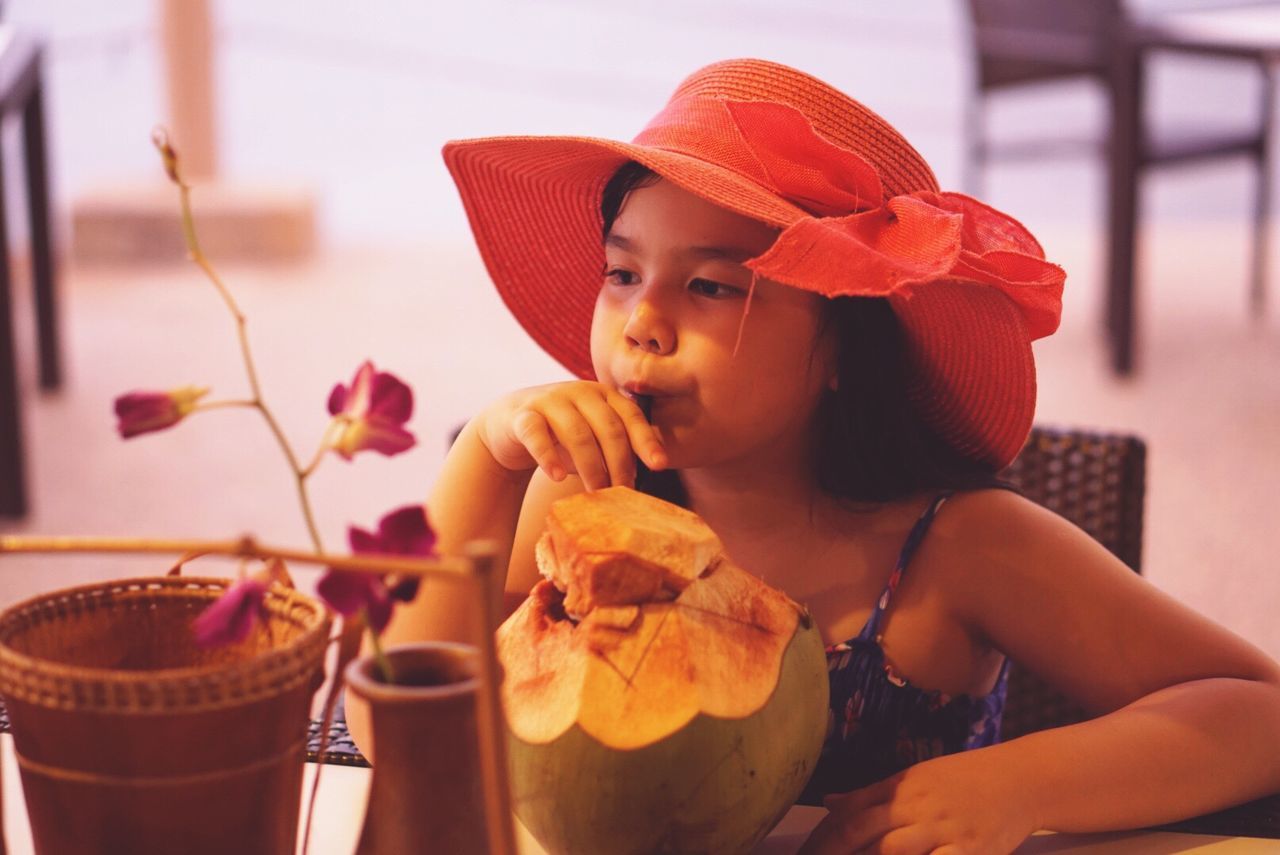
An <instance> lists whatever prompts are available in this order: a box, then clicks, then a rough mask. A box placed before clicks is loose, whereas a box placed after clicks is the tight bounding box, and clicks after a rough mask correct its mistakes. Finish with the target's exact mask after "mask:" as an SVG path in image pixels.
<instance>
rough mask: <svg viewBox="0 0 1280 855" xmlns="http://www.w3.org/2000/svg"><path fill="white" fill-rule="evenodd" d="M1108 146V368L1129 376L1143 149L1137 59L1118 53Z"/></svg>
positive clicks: (1131, 54) (1137, 56)
mask: <svg viewBox="0 0 1280 855" xmlns="http://www.w3.org/2000/svg"><path fill="white" fill-rule="evenodd" d="M1112 61H1113V62H1114V63H1115V65H1116V67H1115V69H1114V70H1113V73H1112V75H1111V147H1110V151H1109V153H1108V184H1109V189H1110V200H1109V205H1108V219H1107V247H1108V249H1107V257H1108V264H1107V300H1106V311H1107V316H1106V331H1107V337H1108V340H1109V343H1110V350H1111V368H1112V370H1113V371H1114V372H1115V373H1116V374H1118V375H1120V376H1122V377H1123V376H1127V375H1129V374H1131V373H1132V372H1133V352H1134V343H1133V340H1134V326H1135V323H1134V321H1135V319H1134V309H1133V306H1134V290H1135V289H1134V279H1135V275H1134V268H1135V256H1136V249H1137V237H1138V166H1139V147H1140V146H1141V145H1142V127H1141V116H1140V109H1141V107H1140V104H1141V98H1140V96H1141V92H1142V67H1141V64H1140V63H1141V54H1140V53H1139V52H1138V51H1136V50H1120V51H1117V53H1116V56H1115V57H1114V58H1113V60H1112Z"/></svg>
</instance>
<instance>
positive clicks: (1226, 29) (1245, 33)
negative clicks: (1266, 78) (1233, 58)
mask: <svg viewBox="0 0 1280 855" xmlns="http://www.w3.org/2000/svg"><path fill="white" fill-rule="evenodd" d="M1135 23H1136V24H1137V29H1138V32H1139V34H1140V35H1141V36H1142V37H1143V40H1144V41H1146V42H1148V43H1150V44H1152V45H1154V46H1162V45H1163V46H1167V47H1182V48H1196V47H1200V48H1205V49H1210V50H1221V51H1227V52H1239V53H1240V54H1241V55H1247V56H1256V57H1260V58H1263V59H1266V60H1268V61H1271V62H1274V61H1276V60H1277V59H1280V4H1274V3H1242V4H1240V5H1229V6H1222V7H1217V8H1205V9H1187V10H1182V11H1176V12H1160V13H1152V14H1147V15H1143V14H1139V15H1137V16H1136V21H1135Z"/></svg>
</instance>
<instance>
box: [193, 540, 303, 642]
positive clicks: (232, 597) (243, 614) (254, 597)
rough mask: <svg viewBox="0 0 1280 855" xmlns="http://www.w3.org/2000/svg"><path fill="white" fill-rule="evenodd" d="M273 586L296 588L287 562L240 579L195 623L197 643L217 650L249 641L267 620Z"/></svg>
mask: <svg viewBox="0 0 1280 855" xmlns="http://www.w3.org/2000/svg"><path fill="white" fill-rule="evenodd" d="M273 582H280V583H281V584H284V585H286V586H287V587H290V588H292V587H293V581H292V580H291V579H290V578H289V572H288V571H287V570H286V569H285V566H284V562H282V561H280V559H278V558H273V559H271V560H270V561H268V562H267V563H266V565H265V566H263V567H262V568H261V569H259V570H256V571H254V572H252V573H249V574H247V575H245V576H243V577H242V578H240V579H238V580H237V581H236V582H234V583H233V584H232V585H231V587H229V588H227V590H226V592H225V593H223V595H222V596H220V597H218V599H216V600H214V601H213V605H211V606H209V607H208V608H206V609H205V610H204V611H202V612H201V613H200V614H199V616H198V617H196V619H195V621H193V622H192V630H193V631H194V632H195V637H196V643H197V644H199V645H200V646H201V647H217V646H220V645H223V644H234V643H236V642H240V641H244V640H245V639H246V638H248V637H249V632H250V631H251V630H252V629H253V626H254V624H255V623H257V622H258V621H263V622H265V621H266V620H267V605H266V602H267V590H268V589H269V588H270V587H271V584H272V583H273Z"/></svg>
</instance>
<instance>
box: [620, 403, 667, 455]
mask: <svg viewBox="0 0 1280 855" xmlns="http://www.w3.org/2000/svg"><path fill="white" fill-rule="evenodd" d="M607 400H608V402H609V406H611V407H613V409H614V411H615V412H616V413H617V414H618V415H619V416H620V417H621V418H622V423H623V425H624V426H625V427H626V430H627V436H628V438H629V441H630V443H631V448H632V449H634V450H635V453H637V454H639V455H640V457H641V459H642V460H644V462H645V465H647V466H648V467H649V468H650V469H665V468H666V466H667V452H666V450H665V449H663V447H662V440H661V438H660V437H659V436H658V429H657V428H655V427H654V426H653V425H651V424H649V420H648V419H646V418H645V417H644V412H643V411H642V410H641V409H640V407H639V405H637V404H636V402H635V401H633V400H631V399H630V398H628V397H627V396H626V395H622V394H619V393H617V392H610V393H609V395H608V399H607Z"/></svg>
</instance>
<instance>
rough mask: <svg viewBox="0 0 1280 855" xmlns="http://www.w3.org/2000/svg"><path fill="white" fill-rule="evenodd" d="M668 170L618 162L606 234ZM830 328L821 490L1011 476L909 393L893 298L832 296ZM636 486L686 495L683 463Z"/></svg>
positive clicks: (942, 485)
mask: <svg viewBox="0 0 1280 855" xmlns="http://www.w3.org/2000/svg"><path fill="white" fill-rule="evenodd" d="M660 177H661V176H659V175H658V174H657V173H655V172H653V171H652V170H651V169H649V168H648V167H646V166H644V165H643V164H640V163H637V162H635V161H628V162H627V163H624V164H623V165H622V166H621V167H619V168H618V170H617V171H616V172H615V173H614V174H613V176H612V177H610V179H609V181H608V182H607V183H606V184H605V187H604V191H603V192H602V193H601V197H600V214H601V216H602V217H603V220H604V222H603V229H602V235H601V240H603V239H604V238H606V237H608V235H609V230H610V229H612V228H613V223H614V220H616V219H617V217H618V213H619V211H621V210H622V203H623V202H624V201H626V198H627V194H628V193H630V192H631V191H632V190H635V189H637V188H639V187H645V186H648V185H650V184H653V183H654V182H656V181H658V180H659V179H660ZM828 331H831V332H834V334H835V337H836V339H837V342H838V345H837V357H836V359H837V368H836V373H837V377H838V383H837V388H836V389H835V390H832V391H828V392H826V393H825V394H824V396H823V399H822V401H821V402H820V403H819V406H818V413H817V418H818V423H819V434H818V444H817V455H816V459H815V460H814V466H815V468H816V474H817V481H818V485H819V486H820V487H822V489H823V490H825V491H826V492H827V493H829V494H831V495H832V496H835V497H838V498H841V499H848V500H852V501H859V502H887V501H892V500H895V499H901V498H905V497H907V496H910V495H912V494H913V493H917V492H919V491H921V490H930V489H931V490H968V489H978V488H983V487H1007V486H1008V484H1006V483H1005V482H1004V481H1003V480H1001V479H1000V478H999V477H998V475H997V472H996V470H995V467H993V466H992V465H990V464H989V463H985V462H983V461H981V460H976V459H974V458H972V457H969V456H967V455H965V454H962V453H961V452H959V451H957V450H956V449H955V448H953V447H952V446H951V445H950V444H949V443H947V442H946V441H945V440H943V439H942V438H941V437H940V436H938V434H937V432H936V431H934V430H933V429H932V428H931V427H930V426H929V425H928V424H926V423H925V421H924V420H923V419H922V418H921V417H920V414H919V412H918V410H917V409H916V407H915V405H914V404H913V403H912V402H911V399H910V396H909V395H908V387H909V382H908V376H909V370H908V362H907V360H908V357H907V350H906V343H905V341H904V339H903V335H902V329H901V326H900V325H899V323H898V317H897V315H895V314H894V312H893V308H892V307H891V306H890V305H889V301H888V300H886V299H885V298H883V297H835V298H832V299H830V300H828V301H827V302H826V313H825V317H824V319H823V327H822V330H821V331H820V336H821V335H825V334H826V332H828ZM815 345H816V342H815ZM636 487H637V489H640V490H642V491H644V492H647V493H652V494H653V495H655V496H659V497H661V498H664V499H667V500H668V501H672V502H676V503H677V504H682V505H683V504H687V498H688V496H687V494H686V493H685V490H684V486H683V484H682V483H681V482H680V478H679V475H678V474H677V473H676V472H672V471H667V472H648V471H647V470H645V471H642V472H641V474H640V476H639V477H637V479H636Z"/></svg>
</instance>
